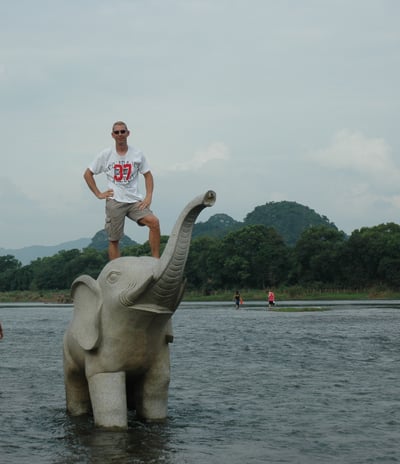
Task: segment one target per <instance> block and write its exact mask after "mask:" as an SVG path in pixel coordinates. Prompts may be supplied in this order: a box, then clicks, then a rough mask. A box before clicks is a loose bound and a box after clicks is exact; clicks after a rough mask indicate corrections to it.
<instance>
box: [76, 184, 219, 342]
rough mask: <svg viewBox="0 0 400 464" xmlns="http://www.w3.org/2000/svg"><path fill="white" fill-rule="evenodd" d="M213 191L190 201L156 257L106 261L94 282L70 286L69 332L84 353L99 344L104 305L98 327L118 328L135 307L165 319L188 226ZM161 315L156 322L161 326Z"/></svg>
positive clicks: (176, 290) (179, 278) (179, 275)
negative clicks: (106, 309)
mask: <svg viewBox="0 0 400 464" xmlns="http://www.w3.org/2000/svg"><path fill="white" fill-rule="evenodd" d="M215 200H216V194H215V192H213V191H212V190H209V191H207V192H206V193H205V194H204V195H199V196H198V197H196V198H194V199H193V200H192V201H191V202H190V203H188V204H187V205H186V207H185V208H184V209H183V211H182V212H181V214H180V216H179V217H178V219H177V221H176V223H175V226H174V228H173V230H172V232H171V235H170V237H169V240H168V242H167V245H166V247H165V250H164V252H163V254H162V256H161V258H160V259H156V258H151V257H122V258H117V259H114V260H112V261H110V262H109V263H108V264H107V265H106V266H105V267H104V268H103V270H102V271H101V273H100V274H99V276H98V278H97V280H94V279H93V278H91V277H90V276H87V275H83V276H80V277H78V278H77V279H75V281H74V282H73V284H72V297H73V300H74V306H75V311H77V312H79V313H80V315H79V317H74V319H73V321H72V327H71V330H72V332H73V334H74V337H75V338H76V340H77V341H78V342H79V344H80V345H81V346H82V347H83V348H84V349H86V350H91V349H93V348H96V347H97V346H98V345H99V341H100V334H101V331H100V323H101V322H100V317H99V316H100V312H101V308H102V307H103V306H104V305H105V303H107V302H108V303H109V304H108V305H107V306H108V307H112V308H113V314H112V315H111V314H110V317H109V318H107V320H106V321H105V320H103V323H109V324H112V325H117V324H118V320H117V319H118V314H116V312H117V311H120V310H121V309H124V308H125V309H128V308H129V309H134V310H135V311H137V312H140V313H142V315H143V312H148V313H152V314H153V315H155V314H158V315H160V316H163V315H164V316H166V317H167V318H169V317H170V316H171V315H172V314H173V313H174V311H175V310H176V308H177V307H178V305H179V303H180V301H181V299H182V296H183V291H184V286H185V281H184V278H183V275H184V268H185V264H186V260H187V256H188V253H189V247H190V242H191V235H192V230H193V225H194V223H195V220H196V218H197V217H198V215H199V214H200V212H201V211H202V210H203V209H204V208H206V207H209V206H213V205H214V203H215ZM161 319H163V318H162V317H161V318H160V322H161Z"/></svg>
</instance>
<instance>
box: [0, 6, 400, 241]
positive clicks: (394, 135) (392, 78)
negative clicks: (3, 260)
mask: <svg viewBox="0 0 400 464" xmlns="http://www.w3.org/2000/svg"><path fill="white" fill-rule="evenodd" d="M399 17H400V2H398V1H397V0H280V1H279V2H278V1H275V0H35V1H34V2H32V1H31V0H14V1H13V2H9V1H5V0H0V138H1V150H0V161H1V165H2V169H1V171H0V199H1V201H0V217H1V219H0V247H2V248H21V247H25V246H31V245H56V244H59V243H63V242H66V241H70V240H75V239H78V238H82V237H89V238H91V237H93V236H94V234H95V233H96V232H97V231H99V230H100V229H102V228H103V227H104V201H102V200H98V199H97V198H96V197H95V196H94V195H93V194H92V193H91V192H90V191H89V189H88V187H87V186H86V184H85V182H84V179H83V172H84V171H85V169H86V167H87V166H88V165H89V164H90V163H91V161H92V160H93V159H94V158H95V156H96V155H97V154H98V153H99V152H100V151H101V150H103V149H104V148H106V147H109V146H112V144H113V140H112V138H111V135H110V134H111V126H112V123H113V122H114V121H116V120H124V121H126V123H127V124H128V127H129V129H130V131H131V135H130V137H129V139H128V142H129V143H130V144H132V145H134V146H135V147H138V148H140V149H141V150H142V151H143V152H144V154H145V156H146V158H147V159H148V161H149V164H150V167H151V171H152V173H153V176H154V179H155V191H154V195H153V203H152V209H153V211H154V213H155V214H156V215H157V216H158V217H159V219H160V223H161V232H162V234H164V235H169V234H170V232H171V230H172V227H173V225H174V223H175V221H176V219H177V217H178V216H179V213H180V212H181V211H182V209H183V208H184V206H185V205H186V204H187V203H188V202H189V201H191V200H192V199H193V198H194V197H196V196H197V195H200V194H202V193H204V192H206V191H207V190H209V189H212V190H214V191H215V192H216V194H217V201H216V204H215V206H214V207H212V208H207V209H206V210H204V211H203V212H202V213H201V214H200V216H199V218H198V221H201V222H204V221H206V220H207V219H208V218H209V217H210V216H212V215H214V214H217V213H225V214H228V215H229V216H231V217H232V218H233V219H235V220H237V221H243V219H244V218H245V216H246V215H247V214H248V213H249V212H251V211H253V210H254V208H255V207H256V206H259V205H263V204H265V203H268V202H271V201H275V202H277V201H283V200H286V201H295V202H297V203H300V204H302V205H305V206H308V207H310V208H312V209H313V210H315V211H316V212H317V213H318V214H321V215H324V216H327V217H328V219H329V220H330V221H332V222H334V223H335V224H336V226H337V227H338V228H339V229H340V230H343V231H344V232H346V233H347V234H350V233H351V232H352V231H354V230H355V229H359V228H361V227H372V226H374V225H378V224H382V223H386V222H396V223H399V219H400V217H399V213H400V191H399V189H400V156H399V154H400V131H399V129H398V127H397V126H398V121H399V110H400V98H399V97H400V95H399V93H400V91H399V82H400V28H399ZM96 180H97V182H98V184H99V186H100V187H101V188H103V187H104V189H105V186H106V184H105V181H104V178H102V177H101V176H98V177H96ZM140 188H141V189H142V191H143V190H144V182H143V178H142V179H141V181H140ZM125 232H126V234H127V235H128V236H129V237H130V238H132V239H133V240H135V241H137V242H139V243H143V242H144V241H145V240H146V239H147V230H146V228H139V227H138V226H137V225H136V224H135V223H132V222H131V221H127V223H126V228H125Z"/></svg>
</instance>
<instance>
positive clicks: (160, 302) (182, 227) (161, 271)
mask: <svg viewBox="0 0 400 464" xmlns="http://www.w3.org/2000/svg"><path fill="white" fill-rule="evenodd" d="M215 200H216V194H215V192H213V191H212V190H209V191H208V192H206V193H205V194H204V195H199V196H198V197H196V198H195V199H193V200H192V201H191V202H190V203H188V204H187V205H186V207H185V208H184V210H183V211H182V213H181V214H180V216H179V217H178V219H177V221H176V223H175V226H174V228H173V230H172V232H171V235H170V237H169V240H168V243H167V245H166V247H165V250H164V252H163V254H162V256H161V258H160V260H159V266H158V269H157V270H156V273H155V276H154V277H155V282H154V283H153V284H152V285H150V286H149V287H148V289H147V291H146V295H145V296H144V298H145V301H143V303H144V304H147V305H149V304H150V305H155V306H158V307H162V308H165V309H168V310H169V311H175V309H176V308H177V307H178V305H179V303H180V300H181V298H182V295H183V290H184V281H183V273H184V270H185V265H186V260H187V257H188V254H189V248H190V242H191V238H192V230H193V226H194V223H195V221H196V219H197V217H198V215H199V214H200V213H201V211H202V210H203V209H204V208H207V207H209V206H212V205H213V204H214V203H215ZM128 299H129V296H128ZM141 300H142V298H140V297H139V298H138V299H137V300H135V302H133V301H132V303H134V304H135V305H140V304H141V303H142V301H141Z"/></svg>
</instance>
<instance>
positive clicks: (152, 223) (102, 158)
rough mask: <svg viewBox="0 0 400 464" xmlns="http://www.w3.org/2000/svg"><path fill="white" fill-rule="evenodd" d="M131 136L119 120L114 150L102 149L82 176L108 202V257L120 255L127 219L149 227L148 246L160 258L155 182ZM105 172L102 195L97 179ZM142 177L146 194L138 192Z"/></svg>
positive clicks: (114, 129)
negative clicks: (129, 138) (105, 186)
mask: <svg viewBox="0 0 400 464" xmlns="http://www.w3.org/2000/svg"><path fill="white" fill-rule="evenodd" d="M129 135H130V132H129V130H128V127H127V125H126V124H125V123H124V122H123V121H117V122H115V123H114V124H113V126H112V133H111V137H112V138H113V139H114V140H115V148H107V149H105V150H103V151H102V152H101V153H99V155H98V156H97V157H96V158H95V159H94V160H93V162H92V163H91V164H90V165H89V167H88V168H87V169H86V171H85V173H84V175H83V177H84V179H85V181H86V183H87V185H88V186H89V188H90V190H91V191H92V192H93V193H94V194H95V195H96V197H97V198H98V199H100V200H106V208H105V209H106V224H105V230H106V232H107V235H108V240H109V242H108V256H109V259H110V260H112V259H115V258H118V257H119V256H121V254H120V249H119V241H120V240H121V238H122V237H123V236H124V225H125V217H128V218H129V219H131V220H132V221H135V222H136V223H137V224H138V225H139V226H147V227H148V228H149V244H150V249H151V254H152V256H153V257H154V258H159V257H160V224H159V220H158V218H157V217H156V216H155V215H154V214H153V212H152V211H151V209H150V205H151V202H152V198H153V189H154V180H153V175H152V173H151V171H150V167H149V165H148V163H147V160H146V158H145V156H144V155H143V153H142V151H141V150H139V149H137V148H135V147H133V146H132V145H128V142H127V139H128V137H129ZM101 173H104V174H105V175H106V177H107V183H108V190H106V191H105V192H100V190H99V189H98V188H97V185H96V181H95V179H94V176H95V175H97V174H101ZM139 174H142V175H143V176H144V179H145V188H146V195H145V196H144V197H143V195H142V194H140V193H139V189H138V184H139Z"/></svg>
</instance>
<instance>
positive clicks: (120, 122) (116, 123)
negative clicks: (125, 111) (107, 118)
mask: <svg viewBox="0 0 400 464" xmlns="http://www.w3.org/2000/svg"><path fill="white" fill-rule="evenodd" d="M115 126H125V129H126V130H128V126H127V125H126V123H125V122H124V121H116V122H114V124H113V126H112V130H114V127H115Z"/></svg>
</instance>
